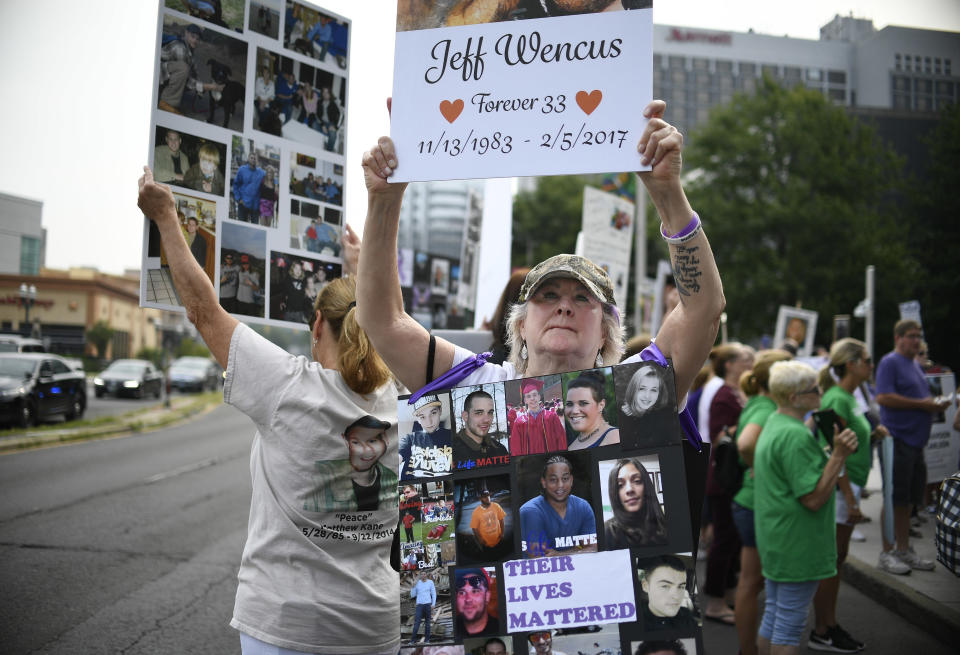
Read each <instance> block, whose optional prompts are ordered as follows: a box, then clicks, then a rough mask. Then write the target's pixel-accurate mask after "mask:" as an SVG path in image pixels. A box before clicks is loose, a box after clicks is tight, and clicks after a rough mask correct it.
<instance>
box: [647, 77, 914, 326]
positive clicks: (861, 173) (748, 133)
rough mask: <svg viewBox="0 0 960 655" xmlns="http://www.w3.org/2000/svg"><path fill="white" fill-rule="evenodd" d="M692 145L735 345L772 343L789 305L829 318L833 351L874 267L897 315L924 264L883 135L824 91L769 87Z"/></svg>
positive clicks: (883, 298) (696, 200) (695, 186)
mask: <svg viewBox="0 0 960 655" xmlns="http://www.w3.org/2000/svg"><path fill="white" fill-rule="evenodd" d="M690 139H691V147H690V148H689V149H688V151H687V153H686V156H687V160H688V161H687V163H686V164H685V168H686V170H688V171H694V172H693V174H692V175H691V178H692V179H691V181H689V182H688V183H687V191H688V195H689V197H690V201H691V204H693V206H694V207H695V208H697V209H698V211H699V212H701V217H702V219H703V222H704V225H705V227H706V230H707V233H708V235H709V237H710V242H711V246H712V247H713V250H714V254H715V256H716V259H717V265H718V267H719V269H720V275H721V278H722V279H723V283H724V293H725V295H726V299H727V310H726V311H727V316H728V326H729V329H730V335H731V337H734V338H740V339H743V340H749V339H754V338H757V337H759V336H761V335H762V334H770V333H772V331H773V327H774V323H775V320H776V316H777V308H778V306H779V305H782V304H784V305H794V304H796V303H802V306H803V307H805V308H808V309H812V310H815V311H818V312H819V313H820V321H819V323H818V328H817V337H816V339H817V343H821V344H825V345H829V342H830V335H831V318H832V317H833V315H834V314H849V313H851V311H852V310H853V308H854V307H855V306H856V305H857V303H858V302H859V301H860V300H861V299H862V298H863V297H864V284H863V280H864V269H865V268H866V266H867V265H868V264H874V265H876V267H877V281H878V284H877V290H878V303H877V304H878V307H884V308H885V310H889V308H891V307H892V308H893V309H892V311H894V312H895V311H896V302H897V300H900V299H902V298H903V296H902V295H901V294H902V290H903V288H904V286H905V280H906V279H908V277H909V276H910V275H911V274H915V273H916V271H917V266H916V262H915V261H914V260H913V259H912V258H911V257H910V256H909V253H908V250H907V248H906V231H907V230H906V226H905V224H904V223H903V222H902V220H901V219H902V210H901V209H900V208H899V206H898V205H897V203H895V202H891V198H892V197H893V194H894V193H896V191H897V189H898V185H899V177H898V176H899V171H900V168H901V162H900V160H899V159H898V158H897V156H896V155H895V153H894V152H893V151H892V150H890V149H889V148H887V147H886V146H885V145H883V144H881V143H880V142H879V141H878V139H877V138H876V136H875V132H874V131H873V129H872V128H870V127H869V126H867V125H865V124H863V123H860V122H858V121H857V120H855V119H853V118H850V117H849V116H848V115H847V113H846V112H845V111H844V109H843V108H842V107H839V106H836V105H833V104H831V103H830V102H828V101H827V100H826V99H825V98H824V97H823V95H822V94H821V93H819V92H817V91H812V90H809V89H805V88H802V87H797V88H793V89H786V88H783V87H781V86H779V85H778V84H777V83H775V82H773V81H772V80H770V79H764V81H763V82H762V84H761V85H760V87H759V89H758V90H757V93H756V95H754V96H746V95H738V96H736V97H735V98H734V100H733V101H732V102H731V103H730V104H728V105H726V106H723V107H719V108H717V109H715V110H714V111H713V113H712V114H711V117H710V119H709V120H708V122H707V123H705V124H704V125H703V126H702V127H701V128H700V129H698V130H697V131H695V132H694V133H693V134H692V135H691V137H690ZM651 223H656V221H651ZM664 256H665V251H664ZM650 259H651V260H655V259H656V257H655V256H652V257H651V258H650ZM886 318H887V316H886V314H883V315H881V316H879V317H878V325H879V321H880V320H886Z"/></svg>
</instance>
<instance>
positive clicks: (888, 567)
mask: <svg viewBox="0 0 960 655" xmlns="http://www.w3.org/2000/svg"><path fill="white" fill-rule="evenodd" d="M877 568H878V569H880V570H881V571H886V572H887V573H893V574H894V575H907V574H908V573H910V565H909V564H907V563H905V562H902V561H900V558H899V557H897V555H896V551H893V550H886V551H882V552H881V553H880V561H879V562H877Z"/></svg>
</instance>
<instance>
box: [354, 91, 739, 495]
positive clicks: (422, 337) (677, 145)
mask: <svg viewBox="0 0 960 655" xmlns="http://www.w3.org/2000/svg"><path fill="white" fill-rule="evenodd" d="M665 109H666V103H664V102H663V101H660V100H655V101H653V102H651V103H649V104H648V105H647V106H646V107H645V108H644V109H643V115H644V116H645V117H646V118H648V119H649V120H648V122H647V125H646V127H645V128H644V131H643V133H642V134H641V136H640V141H639V144H638V152H639V153H640V156H639V157H638V161H637V163H638V165H643V166H647V165H649V166H650V170H648V171H644V172H641V173H640V177H641V179H642V181H643V183H644V185H645V186H646V188H647V191H648V193H649V194H650V197H651V198H652V199H653V202H654V204H655V205H656V207H657V210H658V212H659V214H660V218H661V221H662V226H661V234H662V236H663V237H664V239H665V240H666V241H667V242H668V244H669V247H670V251H671V257H672V259H673V264H674V270H675V272H676V282H677V289H678V291H679V293H680V295H681V302H680V304H679V305H678V306H677V307H676V309H674V311H673V312H671V313H670V315H669V316H667V317H666V319H665V320H664V322H663V324H662V326H661V328H660V332H659V333H658V335H657V338H656V344H655V346H651V349H652V348H654V347H655V348H656V352H653V351H652V350H651V349H648V352H649V354H651V355H653V356H654V357H662V358H663V359H662V361H663V363H664V364H666V363H667V360H672V364H673V367H674V379H675V384H676V392H677V398H678V399H679V398H683V397H684V395H685V394H686V392H687V389H689V387H690V384H691V382H692V381H693V378H694V377H695V376H696V374H697V372H698V371H699V370H700V366H701V364H702V363H703V361H704V360H705V359H706V358H707V353H708V352H709V351H710V347H711V346H712V345H713V342H714V340H715V339H716V335H717V331H718V329H719V325H720V314H721V312H722V311H723V308H724V299H723V290H722V287H721V282H720V274H719V272H718V271H717V267H716V262H715V261H714V259H713V253H712V252H711V250H710V246H709V244H708V243H707V238H706V236H705V234H704V232H703V226H702V224H701V223H700V219H699V217H698V216H697V215H696V214H694V212H693V208H692V207H691V206H690V203H689V202H688V201H687V198H686V194H685V193H684V191H683V186H682V184H681V182H680V172H681V168H682V160H681V155H680V150H681V146H682V143H683V136H682V135H681V134H680V132H679V131H678V130H677V129H676V128H675V127H673V126H672V125H670V124H669V123H666V122H665V121H664V120H663V118H662V116H663V113H664V110H665ZM396 166H397V153H396V151H395V149H394V144H393V141H392V140H391V139H389V138H387V137H382V138H381V139H380V140H379V141H378V143H377V144H376V145H375V146H374V147H373V148H371V149H370V150H369V151H367V152H366V153H364V155H363V171H364V177H365V180H366V185H367V194H368V202H367V221H366V223H365V225H364V239H365V247H364V249H363V252H362V253H361V254H360V274H359V280H358V298H357V310H358V312H359V315H360V324H361V326H363V328H364V329H365V330H366V331H367V333H368V334H369V335H370V338H371V339H372V340H373V343H374V344H375V346H376V347H377V349H378V351H379V352H380V353H381V354H382V355H383V357H384V359H385V361H386V362H387V365H388V366H389V367H390V369H391V370H392V371H393V372H394V373H395V374H396V375H397V377H398V378H399V379H400V381H401V382H402V383H403V384H404V385H405V386H406V387H407V388H409V389H419V388H421V387H423V386H424V384H426V383H427V382H428V381H431V380H434V379H436V378H437V377H439V376H440V375H443V374H444V373H445V372H447V371H448V370H450V369H451V368H452V367H454V366H456V365H460V364H462V363H464V362H467V360H470V359H471V357H472V356H473V354H472V353H470V352H469V351H467V350H465V349H463V348H458V347H456V346H454V345H453V344H452V343H450V342H448V341H445V340H443V339H434V338H432V337H431V336H430V334H429V333H428V332H427V331H426V330H425V329H424V328H423V327H422V326H421V325H420V324H419V323H417V322H416V321H415V320H414V319H413V318H412V317H411V316H409V315H408V314H406V313H405V312H404V309H403V302H402V295H401V293H400V280H399V276H398V272H397V262H396V253H397V230H398V221H399V216H400V204H401V202H402V199H403V193H404V190H405V189H406V184H404V183H390V181H389V178H390V176H391V175H392V174H393V171H394V169H395V168H396ZM385 258H386V259H385ZM507 338H508V341H509V342H510V350H511V352H510V360H509V361H508V362H506V363H504V364H503V365H502V366H500V365H496V364H490V363H486V364H483V363H482V362H479V361H477V360H476V359H473V360H472V361H471V362H467V364H466V366H468V367H470V366H471V364H477V365H480V364H482V366H480V367H479V368H477V370H474V371H473V372H472V373H470V374H469V375H467V376H466V377H465V378H464V379H462V380H460V381H459V382H458V383H457V384H461V385H469V384H480V383H483V382H489V381H502V380H508V379H516V378H521V377H536V376H542V375H549V374H554V373H565V372H568V371H578V370H584V369H591V368H596V367H599V366H603V365H604V364H605V363H606V364H613V363H616V362H618V361H619V359H620V354H621V353H622V352H623V327H622V326H621V324H620V312H619V310H618V309H617V305H616V301H615V299H614V295H613V282H612V281H611V279H610V277H609V276H608V275H607V274H606V273H605V272H604V271H603V270H602V269H600V268H599V267H597V266H596V265H594V264H593V263H592V262H590V261H589V260H587V259H585V258H583V257H578V256H575V255H557V256H554V257H551V258H550V259H547V260H546V261H544V262H541V263H540V264H539V265H537V266H536V267H534V268H533V269H532V270H531V271H530V273H529V274H528V275H527V278H526V280H525V282H524V285H523V287H522V288H521V291H520V296H519V302H518V303H517V304H515V305H514V306H513V307H511V309H510V315H509V318H508V320H507ZM429 353H432V355H433V356H432V357H430V358H429V361H430V362H432V365H431V366H430V367H429V368H428V367H426V366H425V364H426V363H427V362H428V354H429ZM639 358H640V356H637V357H636V359H632V360H627V361H638V360H639ZM473 368H476V366H474V367H473ZM447 386H451V384H450V383H449V381H448V382H447ZM691 438H692V437H691ZM696 501H697V499H692V502H696Z"/></svg>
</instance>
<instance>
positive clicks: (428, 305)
mask: <svg viewBox="0 0 960 655" xmlns="http://www.w3.org/2000/svg"><path fill="white" fill-rule="evenodd" d="M397 269H398V273H399V277H400V292H401V294H402V295H403V307H404V309H405V310H406V312H407V313H408V314H410V316H412V317H413V319H414V320H415V321H417V322H418V323H420V325H422V326H423V327H424V328H426V329H428V330H444V329H449V330H462V329H464V328H465V327H467V325H472V324H473V307H472V306H470V307H468V306H467V305H465V304H461V302H460V283H461V276H462V275H463V273H464V271H463V268H462V267H461V265H460V260H459V259H453V258H451V257H444V256H443V255H435V254H431V253H429V252H426V251H423V250H415V249H413V248H398V249H397ZM475 293H476V292H475V290H474V295H473V296H472V297H473V298H475V297H476V295H475ZM471 305H472V303H471Z"/></svg>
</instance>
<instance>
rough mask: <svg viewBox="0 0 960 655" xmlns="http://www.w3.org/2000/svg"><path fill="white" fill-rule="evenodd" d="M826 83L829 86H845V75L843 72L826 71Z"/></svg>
mask: <svg viewBox="0 0 960 655" xmlns="http://www.w3.org/2000/svg"><path fill="white" fill-rule="evenodd" d="M827 82H829V83H830V84H846V83H847V74H846V72H844V71H827Z"/></svg>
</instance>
